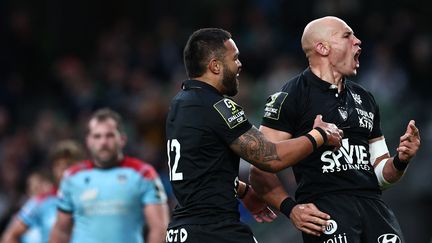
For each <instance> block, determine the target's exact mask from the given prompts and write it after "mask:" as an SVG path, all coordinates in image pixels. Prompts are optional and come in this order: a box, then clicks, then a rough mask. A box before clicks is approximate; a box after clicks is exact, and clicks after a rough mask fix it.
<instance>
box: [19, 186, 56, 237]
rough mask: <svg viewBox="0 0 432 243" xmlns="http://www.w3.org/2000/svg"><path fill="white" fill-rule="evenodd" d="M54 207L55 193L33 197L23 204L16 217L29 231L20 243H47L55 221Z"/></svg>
mask: <svg viewBox="0 0 432 243" xmlns="http://www.w3.org/2000/svg"><path fill="white" fill-rule="evenodd" d="M56 205H57V198H56V196H55V191H53V192H51V193H46V194H41V195H38V196H35V197H33V198H31V199H30V200H29V201H27V202H26V203H25V204H24V206H23V207H22V208H21V210H20V211H19V212H18V215H17V217H18V219H20V220H21V221H22V222H23V223H24V224H25V225H26V226H27V227H28V228H29V230H28V231H27V232H26V234H25V235H24V236H23V237H22V239H21V242H48V238H49V234H50V232H51V229H52V227H53V225H54V222H55V219H56V213H57V207H56Z"/></svg>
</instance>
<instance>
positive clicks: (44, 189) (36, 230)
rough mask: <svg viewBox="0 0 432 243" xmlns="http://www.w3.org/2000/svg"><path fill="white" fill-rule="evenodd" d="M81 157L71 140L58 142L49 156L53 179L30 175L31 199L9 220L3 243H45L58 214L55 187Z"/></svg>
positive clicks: (48, 176) (40, 174) (80, 151)
mask: <svg viewBox="0 0 432 243" xmlns="http://www.w3.org/2000/svg"><path fill="white" fill-rule="evenodd" d="M83 157H84V150H83V149H82V147H81V146H80V145H79V144H78V143H76V142H74V141H72V140H65V141H61V142H59V143H57V144H56V145H55V146H54V147H53V149H52V151H51V152H50V156H49V158H50V161H52V175H51V174H49V173H44V172H40V173H33V174H32V176H31V177H30V178H29V194H30V195H31V194H33V195H34V196H33V197H31V198H30V200H28V201H27V202H26V203H25V205H24V206H23V207H22V208H21V210H20V211H19V212H18V214H17V215H16V217H15V218H14V219H13V220H12V222H11V224H10V225H9V226H8V228H7V230H6V231H5V233H4V235H3V237H2V243H15V242H21V243H24V242H25V243H39V242H41V243H46V242H48V237H49V234H50V231H51V229H52V227H53V225H54V222H55V217H56V212H57V198H56V191H57V185H58V183H59V182H60V179H61V177H62V174H63V172H64V171H65V170H66V169H67V168H68V167H69V166H70V165H72V163H74V162H76V161H79V160H82V159H83ZM52 177H54V181H53V182H51V181H52V179H51V178H52Z"/></svg>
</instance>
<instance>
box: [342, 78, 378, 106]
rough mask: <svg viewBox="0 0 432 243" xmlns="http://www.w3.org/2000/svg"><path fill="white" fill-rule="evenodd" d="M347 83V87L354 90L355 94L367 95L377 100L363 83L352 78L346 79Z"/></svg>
mask: <svg viewBox="0 0 432 243" xmlns="http://www.w3.org/2000/svg"><path fill="white" fill-rule="evenodd" d="M345 85H347V87H348V88H349V89H350V90H352V91H354V92H355V94H358V95H361V96H366V97H368V98H370V99H372V100H373V101H375V98H374V96H373V94H372V93H371V92H370V91H368V90H367V89H366V88H364V87H363V86H362V85H361V84H359V83H357V82H354V81H352V80H349V79H346V80H345Z"/></svg>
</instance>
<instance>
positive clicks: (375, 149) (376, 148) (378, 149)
mask: <svg viewBox="0 0 432 243" xmlns="http://www.w3.org/2000/svg"><path fill="white" fill-rule="evenodd" d="M388 153H389V151H388V148H387V144H386V142H385V139H384V138H383V139H380V140H378V141H375V142H373V143H370V144H369V154H370V162H371V164H372V165H374V164H375V160H376V159H377V158H378V157H380V156H383V155H385V154H388Z"/></svg>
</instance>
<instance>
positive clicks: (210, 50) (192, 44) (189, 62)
mask: <svg viewBox="0 0 432 243" xmlns="http://www.w3.org/2000/svg"><path fill="white" fill-rule="evenodd" d="M229 39H231V33H229V32H228V31H226V30H223V29H218V28H205V29H199V30H197V31H195V32H194V33H192V35H191V36H190V37H189V40H188V41H187V43H186V46H185V48H184V51H183V61H184V65H185V68H186V73H187V75H188V77H189V78H196V77H199V76H202V75H203V74H204V73H205V70H206V67H207V63H208V61H209V60H210V59H211V58H213V57H217V58H223V56H224V54H225V51H226V48H225V45H224V43H225V41H227V40H229Z"/></svg>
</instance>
